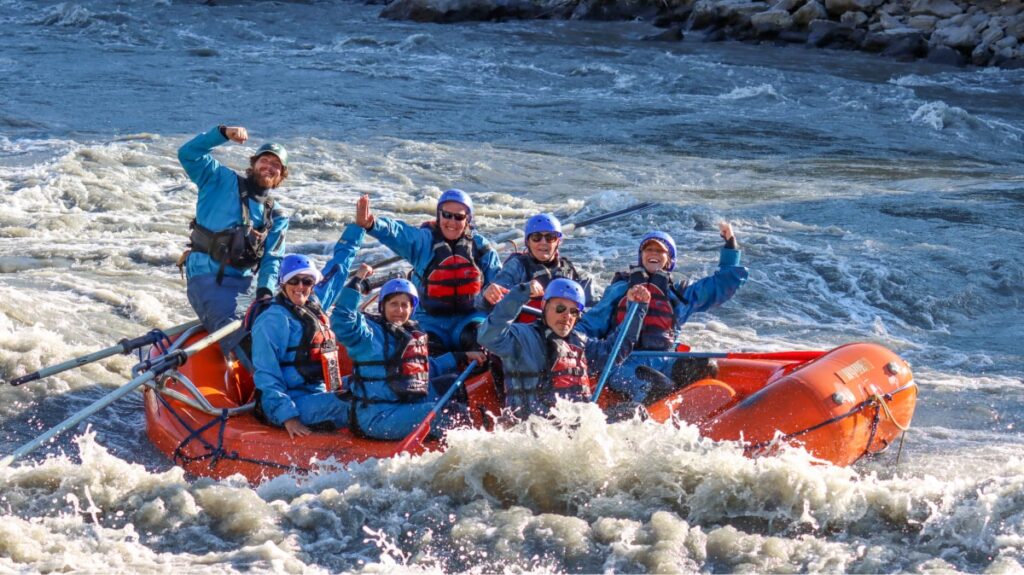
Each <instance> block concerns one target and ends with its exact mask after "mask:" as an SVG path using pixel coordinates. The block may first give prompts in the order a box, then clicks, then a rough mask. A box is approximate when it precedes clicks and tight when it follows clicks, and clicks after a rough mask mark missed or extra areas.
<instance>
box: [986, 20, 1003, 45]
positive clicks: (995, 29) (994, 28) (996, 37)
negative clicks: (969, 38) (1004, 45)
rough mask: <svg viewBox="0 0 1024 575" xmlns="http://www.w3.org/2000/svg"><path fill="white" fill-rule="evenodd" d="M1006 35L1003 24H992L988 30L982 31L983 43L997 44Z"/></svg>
mask: <svg viewBox="0 0 1024 575" xmlns="http://www.w3.org/2000/svg"><path fill="white" fill-rule="evenodd" d="M1005 35H1006V32H1004V31H1003V28H1002V27H1001V26H999V25H998V24H994V25H990V26H989V27H988V29H987V30H985V31H984V32H982V34H981V43H982V44H995V43H996V42H998V41H1000V40H1002V39H1003V36H1005Z"/></svg>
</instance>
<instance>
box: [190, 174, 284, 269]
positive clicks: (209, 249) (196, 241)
mask: <svg viewBox="0 0 1024 575" xmlns="http://www.w3.org/2000/svg"><path fill="white" fill-rule="evenodd" d="M236 176H237V177H238V201H239V204H240V206H241V210H242V221H241V222H240V223H238V224H235V225H234V226H232V227H230V228H228V229H226V230H221V231H219V232H215V231H213V230H210V229H207V228H205V227H203V226H201V225H199V222H198V221H197V220H196V219H195V218H193V219H192V221H191V222H189V225H188V227H189V229H190V230H191V232H190V234H189V248H190V249H191V250H192V251H194V252H200V253H204V254H206V255H208V256H210V259H212V260H213V261H215V262H217V263H219V264H220V269H219V270H218V271H217V283H218V284H219V283H220V281H221V279H222V278H223V277H224V268H225V266H231V267H234V268H238V269H251V270H254V271H255V270H257V269H259V265H260V262H261V261H262V259H263V254H264V252H265V251H266V241H267V234H268V233H269V232H270V228H271V227H273V225H274V218H275V217H280V216H281V215H282V214H281V213H279V212H275V210H274V199H273V198H271V197H270V195H269V194H267V193H266V191H263V192H262V193H257V192H256V191H254V190H252V189H251V187H252V184H251V182H250V181H249V180H248V179H247V178H243V177H242V176H239V175H237V174H236ZM249 198H252V199H255V200H257V201H262V203H263V225H262V226H260V227H258V228H257V227H255V226H253V225H252V219H251V218H250V217H249Z"/></svg>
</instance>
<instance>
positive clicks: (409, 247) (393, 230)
mask: <svg viewBox="0 0 1024 575" xmlns="http://www.w3.org/2000/svg"><path fill="white" fill-rule="evenodd" d="M356 224H357V225H359V226H361V227H363V228H364V229H365V230H366V232H367V234H369V235H370V236H371V237H374V238H376V239H377V240H379V241H380V242H381V243H382V244H384V245H385V246H387V247H388V248H390V249H391V251H393V252H395V253H396V254H398V255H399V256H401V257H403V258H405V260H406V261H408V262H409V263H410V264H411V265H412V276H411V279H412V283H413V284H414V285H415V286H416V289H417V290H418V291H419V295H420V305H419V307H418V309H417V310H416V314H415V319H416V321H417V322H418V323H419V325H420V329H422V330H423V331H424V332H426V333H427V334H428V336H429V337H430V340H431V354H432V355H434V354H438V353H444V352H446V351H473V350H474V349H475V348H476V329H477V327H478V326H479V324H480V322H482V321H483V318H484V316H485V315H486V314H485V313H484V312H482V311H479V310H477V309H476V308H475V299H476V296H477V295H478V294H480V293H481V292H482V291H483V290H484V289H486V288H487V286H488V285H490V284H491V282H493V281H494V277H495V276H496V275H497V274H498V271H500V270H501V260H500V259H499V258H498V254H497V252H495V251H494V249H493V247H492V246H491V243H490V242H488V241H487V240H486V239H484V237H483V236H481V235H480V234H477V233H476V232H475V231H474V230H473V225H472V224H473V201H472V200H471V199H470V197H469V195H468V194H466V193H465V192H463V191H462V190H448V191H446V192H444V193H443V194H441V197H440V198H438V200H437V210H436V213H435V216H434V220H433V221H430V222H427V223H425V224H424V225H422V226H414V225H410V224H407V223H405V222H403V221H401V220H396V219H393V218H388V217H383V216H382V217H376V216H375V215H374V214H373V213H372V212H371V211H370V198H369V197H368V196H363V197H361V198H359V200H358V201H357V202H356Z"/></svg>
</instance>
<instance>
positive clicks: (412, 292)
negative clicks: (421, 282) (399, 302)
mask: <svg viewBox="0 0 1024 575" xmlns="http://www.w3.org/2000/svg"><path fill="white" fill-rule="evenodd" d="M400 293H404V294H406V295H408V296H409V299H411V300H412V309H414V310H415V309H416V306H417V305H419V303H420V293H419V292H418V291H416V286H414V285H412V282H410V281H409V280H407V279H403V278H395V279H392V280H388V281H387V283H385V284H384V285H383V286H382V287H381V288H380V294H378V296H377V311H378V312H380V313H384V300H386V299H388V298H389V297H391V296H393V295H395V294H400Z"/></svg>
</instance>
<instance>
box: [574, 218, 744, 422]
mask: <svg viewBox="0 0 1024 575" xmlns="http://www.w3.org/2000/svg"><path fill="white" fill-rule="evenodd" d="M719 229H720V232H721V235H722V238H723V239H724V240H725V246H723V247H722V249H721V254H720V255H719V262H718V271H716V272H715V273H714V274H713V275H710V276H708V277H705V278H703V279H700V280H697V281H695V282H692V283H690V282H688V281H687V280H686V278H675V277H673V275H672V270H673V269H674V268H675V266H676V243H675V241H674V240H673V239H672V236H670V235H668V234H666V233H665V232H651V233H648V234H647V235H645V236H644V237H643V238H642V239H641V240H640V248H639V249H638V250H637V260H638V261H637V265H635V266H630V268H629V271H627V272H619V273H617V274H615V277H614V278H612V283H611V285H609V286H608V288H607V289H606V290H605V291H604V295H603V296H602V297H601V301H600V302H599V303H598V304H597V305H595V306H594V307H592V308H590V310H588V311H587V313H586V314H584V315H583V318H582V319H580V326H579V328H578V329H580V330H581V331H583V333H585V334H587V335H589V336H592V337H605V336H607V334H608V333H610V332H611V331H612V330H613V329H614V328H615V326H617V325H618V324H619V322H620V321H622V317H623V316H624V314H625V311H626V301H625V298H624V297H623V296H624V295H625V293H626V291H627V290H629V289H631V288H633V287H635V286H643V287H645V288H646V289H647V290H648V291H649V292H650V294H651V304H650V309H649V311H648V312H647V317H646V318H645V319H644V325H643V328H642V330H641V332H640V340H639V342H638V343H637V347H636V349H638V350H652V351H672V350H674V349H675V346H676V337H677V336H678V335H679V330H680V328H681V327H682V326H683V324H684V323H686V320H688V319H689V318H690V316H691V315H693V314H694V313H696V312H703V311H707V310H709V309H712V308H715V307H718V306H720V305H722V304H723V303H725V302H726V301H728V300H729V299H730V298H732V296H733V294H735V293H736V290H737V289H739V287H740V286H742V285H743V283H744V282H746V281H747V268H745V267H743V266H741V265H740V251H739V249H738V246H737V244H736V236H735V235H734V234H733V231H732V226H731V225H729V224H728V223H726V222H721V223H720V224H719ZM672 363H673V360H671V359H664V358H636V357H633V358H629V359H628V360H626V361H625V362H624V363H623V364H622V365H621V366H620V367H619V368H618V369H617V370H616V373H615V374H613V376H612V378H611V380H610V382H609V386H610V387H611V388H612V389H614V390H615V391H618V392H620V393H623V394H625V395H626V396H627V397H628V398H629V399H630V400H631V401H634V402H637V403H642V402H644V401H645V400H646V399H647V394H648V391H649V390H650V385H651V382H650V381H649V379H647V378H640V377H636V376H635V371H636V368H637V367H638V366H641V365H646V366H649V367H651V368H653V369H655V370H657V371H659V372H662V373H664V372H667V371H669V370H670V369H671V367H672Z"/></svg>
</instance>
